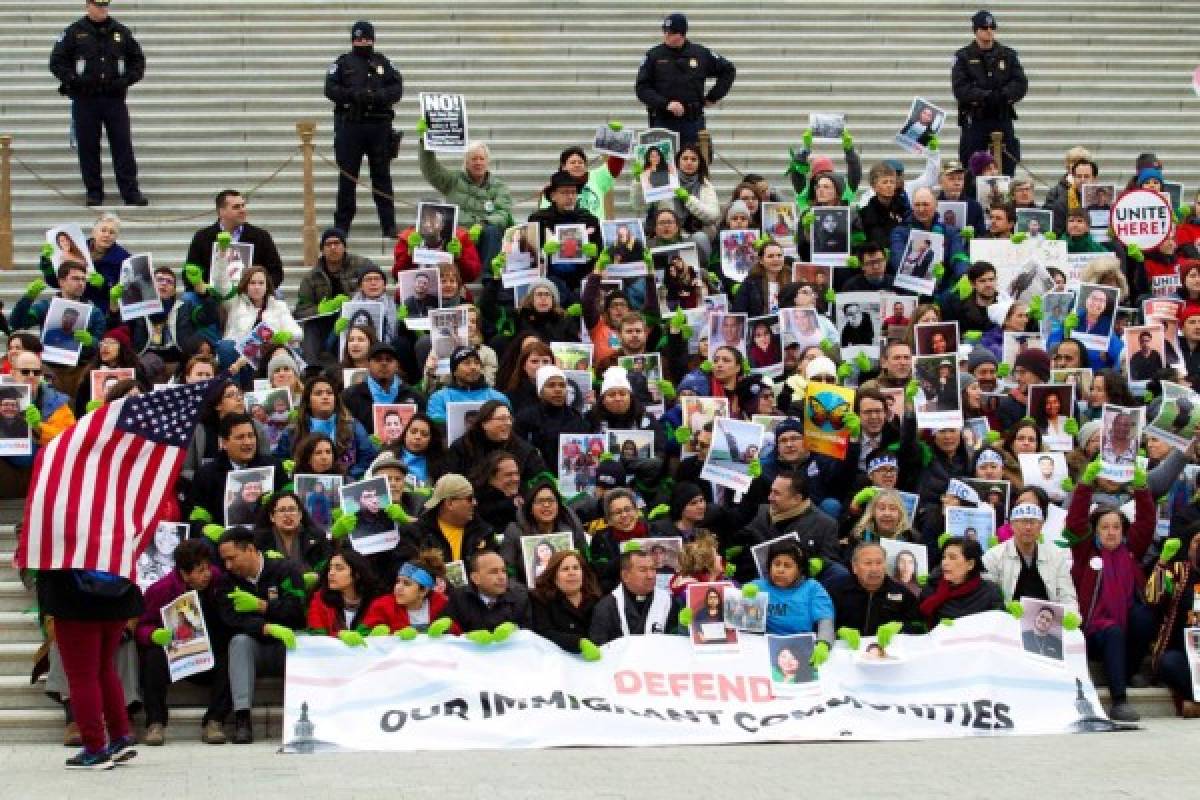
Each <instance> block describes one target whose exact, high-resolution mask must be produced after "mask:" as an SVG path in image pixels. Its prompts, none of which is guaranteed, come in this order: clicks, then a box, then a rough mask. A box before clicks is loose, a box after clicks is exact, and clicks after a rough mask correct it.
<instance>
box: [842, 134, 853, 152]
mask: <svg viewBox="0 0 1200 800" xmlns="http://www.w3.org/2000/svg"><path fill="white" fill-rule="evenodd" d="M842 149H843V150H845V151H846V152H847V153H849V152H850V151H851V150H853V149H854V137H853V136H851V135H850V131H849V130H848V129H845V128H843V129H842Z"/></svg>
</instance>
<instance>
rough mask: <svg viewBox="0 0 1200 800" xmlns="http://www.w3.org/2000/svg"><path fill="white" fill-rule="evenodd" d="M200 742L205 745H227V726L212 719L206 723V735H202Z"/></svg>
mask: <svg viewBox="0 0 1200 800" xmlns="http://www.w3.org/2000/svg"><path fill="white" fill-rule="evenodd" d="M200 741H202V742H204V743H205V744H225V726H224V725H222V724H221V723H220V722H217V721H216V720H215V719H210V720H209V721H208V722H206V723H204V733H202V734H201V735H200Z"/></svg>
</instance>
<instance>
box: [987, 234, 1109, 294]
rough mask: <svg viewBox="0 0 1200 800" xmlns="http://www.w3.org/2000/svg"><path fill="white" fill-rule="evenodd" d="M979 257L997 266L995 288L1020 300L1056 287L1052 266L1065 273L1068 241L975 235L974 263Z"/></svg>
mask: <svg viewBox="0 0 1200 800" xmlns="http://www.w3.org/2000/svg"><path fill="white" fill-rule="evenodd" d="M1092 255H1094V254H1092ZM979 261H986V262H988V263H989V264H991V265H992V266H994V267H995V268H996V288H997V289H999V290H1000V292H1001V293H1003V294H1006V295H1008V296H1009V297H1012V298H1014V299H1016V300H1019V301H1021V302H1028V301H1029V300H1030V299H1031V298H1033V297H1034V296H1036V295H1044V294H1045V293H1046V292H1051V291H1054V288H1055V284H1054V277H1053V275H1052V274H1051V272H1050V270H1051V269H1057V270H1058V271H1060V272H1062V273H1063V274H1064V275H1067V274H1068V270H1069V269H1070V260H1069V259H1068V257H1067V243H1066V242H1064V241H1061V240H1051V239H1026V240H1025V241H1023V242H1020V243H1016V242H1012V241H1010V240H1008V239H972V240H971V263H972V264H974V263H977V262H979ZM1068 280H1070V278H1069V277H1068Z"/></svg>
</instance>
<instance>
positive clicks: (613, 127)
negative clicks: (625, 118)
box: [608, 119, 625, 131]
mask: <svg viewBox="0 0 1200 800" xmlns="http://www.w3.org/2000/svg"><path fill="white" fill-rule="evenodd" d="M624 127H625V126H624V125H622V124H621V122H620V121H618V120H615V119H610V120H609V121H608V129H609V130H610V131H619V130H622V129H623V128H624Z"/></svg>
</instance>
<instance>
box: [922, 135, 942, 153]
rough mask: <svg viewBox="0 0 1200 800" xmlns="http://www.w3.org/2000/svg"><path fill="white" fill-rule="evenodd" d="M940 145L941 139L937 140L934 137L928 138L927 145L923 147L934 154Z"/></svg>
mask: <svg viewBox="0 0 1200 800" xmlns="http://www.w3.org/2000/svg"><path fill="white" fill-rule="evenodd" d="M941 144H942V140H941V139H939V138H938V137H936V136H930V137H929V144H927V145H925V146H926V147H927V148H929V149H930V150H932V151H934V152H936V151H937V149H938V148H939V147H940V146H941Z"/></svg>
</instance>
